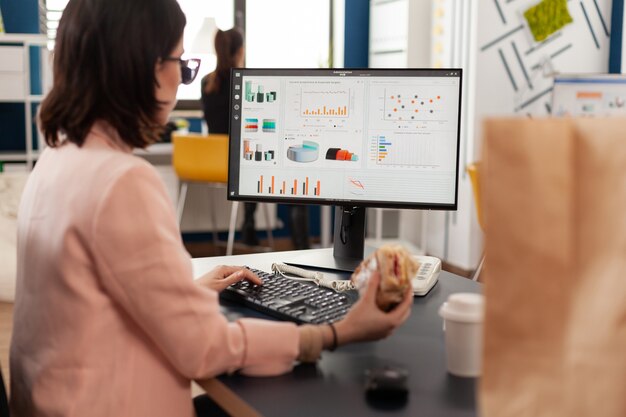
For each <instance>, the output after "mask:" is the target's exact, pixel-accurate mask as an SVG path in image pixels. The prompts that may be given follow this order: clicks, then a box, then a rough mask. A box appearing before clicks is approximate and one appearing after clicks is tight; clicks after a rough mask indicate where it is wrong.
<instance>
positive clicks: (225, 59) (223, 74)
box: [205, 27, 243, 94]
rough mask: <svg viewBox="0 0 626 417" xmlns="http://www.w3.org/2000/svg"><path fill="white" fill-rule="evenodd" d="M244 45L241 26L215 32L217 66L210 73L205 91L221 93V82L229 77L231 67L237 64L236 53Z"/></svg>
mask: <svg viewBox="0 0 626 417" xmlns="http://www.w3.org/2000/svg"><path fill="white" fill-rule="evenodd" d="M242 46H243V32H242V31H241V30H240V29H239V28H236V27H235V28H232V29H229V30H225V31H222V30H219V29H218V31H217V33H216V34H215V54H216V55H217V67H216V68H215V71H213V72H212V73H211V74H209V75H208V78H207V83H206V87H205V92H206V93H208V94H210V93H219V91H220V84H221V83H222V81H223V80H226V79H228V76H229V73H230V69H231V68H233V67H235V66H236V64H237V63H236V62H235V55H236V54H237V52H238V51H239V49H241V47H242Z"/></svg>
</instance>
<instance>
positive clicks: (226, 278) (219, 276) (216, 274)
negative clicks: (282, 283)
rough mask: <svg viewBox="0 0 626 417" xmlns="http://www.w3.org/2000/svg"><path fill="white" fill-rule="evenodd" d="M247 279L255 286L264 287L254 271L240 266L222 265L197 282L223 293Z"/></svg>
mask: <svg viewBox="0 0 626 417" xmlns="http://www.w3.org/2000/svg"><path fill="white" fill-rule="evenodd" d="M243 279H247V280H248V281H250V282H251V283H253V284H257V285H262V284H263V281H261V279H260V278H259V277H258V276H257V275H256V274H255V273H254V272H252V271H250V270H249V269H247V268H242V267H240V266H226V265H220V266H218V267H215V268H213V269H212V270H210V271H209V272H207V273H206V274H204V275H203V276H202V277H200V278H198V279H197V280H196V283H197V284H198V285H202V286H204V287H207V288H210V289H212V290H215V291H217V292H221V291H222V290H224V289H225V288H226V287H228V286H229V285H232V284H234V283H236V282H239V281H241V280H243Z"/></svg>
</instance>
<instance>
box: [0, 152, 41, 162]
mask: <svg viewBox="0 0 626 417" xmlns="http://www.w3.org/2000/svg"><path fill="white" fill-rule="evenodd" d="M37 158H39V151H35V152H32V153H31V154H30V156H28V155H27V154H26V152H21V153H20V152H4V151H0V162H27V161H28V160H37Z"/></svg>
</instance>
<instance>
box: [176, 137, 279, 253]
mask: <svg viewBox="0 0 626 417" xmlns="http://www.w3.org/2000/svg"><path fill="white" fill-rule="evenodd" d="M228 142H229V138H228V135H217V134H214V135H198V134H186V135H182V134H177V133H174V134H173V135H172V143H173V145H174V146H173V151H172V165H173V166H174V171H175V172H176V175H177V176H178V179H179V180H180V190H179V194H178V204H177V210H176V211H177V213H176V214H177V215H178V224H180V223H181V220H182V217H183V211H184V209H185V199H186V198H187V189H188V186H189V184H190V183H202V184H207V185H209V186H211V187H213V188H221V189H224V198H225V199H226V193H227V191H226V188H227V184H228ZM210 203H211V222H212V225H213V243H214V244H216V245H218V244H219V243H220V242H219V241H218V239H217V220H216V217H215V213H216V207H215V201H214V199H211V202H210ZM260 206H261V208H262V210H263V211H264V212H265V220H266V224H267V237H268V241H269V245H270V247H271V248H273V247H274V239H273V236H272V230H271V225H270V218H269V213H268V210H267V208H266V207H265V206H264V205H260ZM238 211H239V202H238V201H233V202H232V205H231V212H230V224H229V227H228V241H227V244H226V255H232V254H233V246H234V241H235V227H236V223H237V213H238Z"/></svg>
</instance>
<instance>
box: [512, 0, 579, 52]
mask: <svg viewBox="0 0 626 417" xmlns="http://www.w3.org/2000/svg"><path fill="white" fill-rule="evenodd" d="M524 18H526V21H527V22H528V26H529V28H530V31H531V32H532V34H533V38H534V39H535V40H536V41H537V42H541V41H543V40H544V39H546V38H547V37H548V36H550V35H552V34H553V33H554V32H556V31H558V30H559V29H561V28H562V27H564V26H565V25H567V24H569V23H572V22H573V21H574V20H573V19H572V16H571V15H570V14H569V11H568V10H567V0H543V1H542V2H540V3H538V4H536V5H534V6H533V7H531V8H530V9H528V10H526V11H525V12H524Z"/></svg>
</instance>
